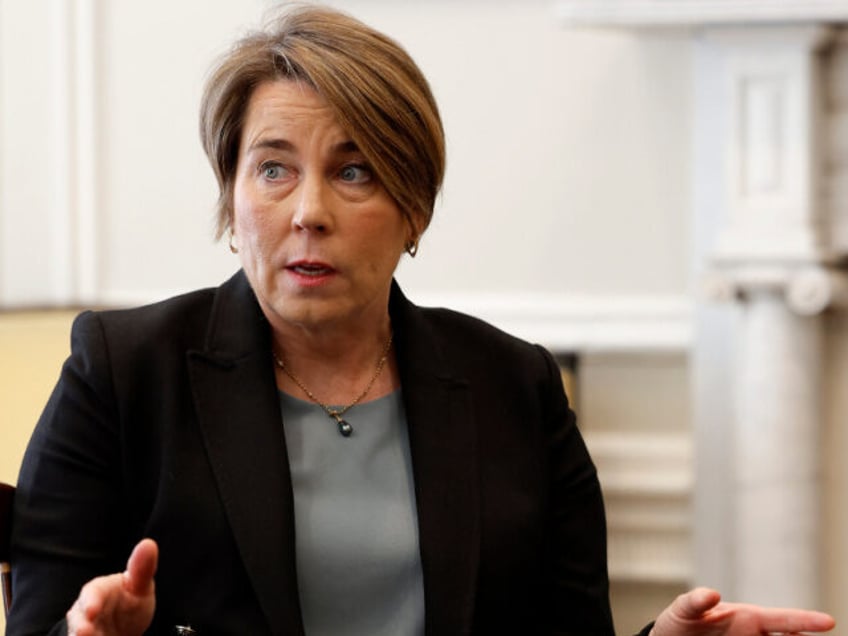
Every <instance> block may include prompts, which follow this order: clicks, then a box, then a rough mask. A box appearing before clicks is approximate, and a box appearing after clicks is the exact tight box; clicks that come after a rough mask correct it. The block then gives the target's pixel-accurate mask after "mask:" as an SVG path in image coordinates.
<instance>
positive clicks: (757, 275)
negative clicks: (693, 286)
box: [702, 263, 848, 316]
mask: <svg viewBox="0 0 848 636" xmlns="http://www.w3.org/2000/svg"><path fill="white" fill-rule="evenodd" d="M702 288H703V291H704V294H705V296H706V297H707V298H708V299H709V300H712V301H718V302H728V301H734V300H736V301H744V300H745V299H746V298H747V297H749V296H750V295H751V294H754V293H757V292H761V291H773V292H776V293H779V294H782V295H783V297H784V299H785V301H786V304H787V306H788V307H789V308H790V309H791V310H792V311H793V312H795V313H796V314H799V315H801V316H815V315H818V314H820V313H822V312H824V311H826V310H827V309H831V308H833V309H843V308H846V307H848V271H846V269H845V268H844V267H842V266H839V265H836V264H823V263H816V264H786V263H783V264H779V263H772V264H752V263H745V264H742V263H740V264H736V265H732V266H722V267H715V268H713V269H712V270H710V271H709V272H708V273H707V274H706V275H705V276H704V277H703V279H702Z"/></svg>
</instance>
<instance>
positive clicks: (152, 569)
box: [124, 539, 159, 596]
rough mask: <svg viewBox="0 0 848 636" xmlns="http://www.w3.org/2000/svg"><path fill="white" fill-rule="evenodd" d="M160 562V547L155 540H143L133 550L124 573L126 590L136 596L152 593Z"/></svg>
mask: <svg viewBox="0 0 848 636" xmlns="http://www.w3.org/2000/svg"><path fill="white" fill-rule="evenodd" d="M158 562H159V546H157V545H156V542H155V541H154V540H153V539H142V540H141V541H139V542H138V543H137V544H136V546H135V548H133V551H132V554H130V558H129V559H128V560H127V569H126V570H125V571H124V589H125V590H126V591H127V592H129V593H130V594H134V595H135V596H143V595H145V594H148V593H150V588H151V585H152V584H153V575H154V574H156V565H157V563H158Z"/></svg>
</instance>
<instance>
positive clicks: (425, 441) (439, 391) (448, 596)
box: [390, 284, 480, 636]
mask: <svg viewBox="0 0 848 636" xmlns="http://www.w3.org/2000/svg"><path fill="white" fill-rule="evenodd" d="M390 311H391V315H392V325H393V328H394V331H395V342H396V348H397V355H398V361H399V367H400V376H401V387H402V391H403V398H404V406H405V409H406V417H407V422H408V426H409V441H410V451H411V455H412V465H413V473H414V477H415V496H416V504H417V509H418V528H419V541H420V545H421V562H422V568H423V571H424V602H425V611H426V634H427V636H446V635H453V634H467V633H470V631H471V628H472V622H473V618H474V616H473V614H474V595H475V592H476V580H477V568H478V562H479V547H480V510H479V505H480V503H479V476H478V475H479V473H478V470H477V439H476V424H475V422H474V421H473V410H472V404H471V392H470V390H469V387H468V384H467V382H466V381H465V380H464V379H462V378H457V377H455V374H454V372H453V370H452V369H451V368H450V365H449V364H448V362H447V361H446V359H445V357H444V352H443V351H442V343H441V342H440V341H439V340H438V339H437V338H436V336H435V335H434V334H433V332H432V330H431V327H430V323H429V322H427V321H426V319H425V318H424V316H423V315H422V312H421V310H420V309H418V308H417V307H415V306H414V305H412V304H411V303H409V302H408V301H407V300H406V298H404V296H403V294H402V293H401V291H400V289H399V288H398V287H397V285H396V284H395V285H393V288H392V298H391V303H390Z"/></svg>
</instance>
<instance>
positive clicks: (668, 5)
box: [557, 0, 848, 27]
mask: <svg viewBox="0 0 848 636" xmlns="http://www.w3.org/2000/svg"><path fill="white" fill-rule="evenodd" d="M557 15H558V17H559V18H560V19H561V20H563V21H564V22H565V23H566V24H568V25H571V26H629V27H639V26H641V27H651V26H658V27H661V26H672V27H673V26H701V25H718V24H729V23H735V24H740V23H770V24H779V23H785V22H840V21H845V20H848V3H846V2H845V0H804V1H803V2H799V1H798V0H745V1H744V2H739V0H672V1H669V0H561V1H560V2H558V3H557Z"/></svg>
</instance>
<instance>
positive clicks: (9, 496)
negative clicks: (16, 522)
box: [0, 482, 15, 616]
mask: <svg viewBox="0 0 848 636" xmlns="http://www.w3.org/2000/svg"><path fill="white" fill-rule="evenodd" d="M14 498H15V487H14V486H10V485H9V484H4V483H2V482H0V579H2V587H3V610H4V611H5V613H6V616H8V615H9V608H10V607H11V606H12V562H11V557H10V555H9V552H10V547H11V546H10V543H11V538H12V537H11V535H12V500H13V499H14Z"/></svg>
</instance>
